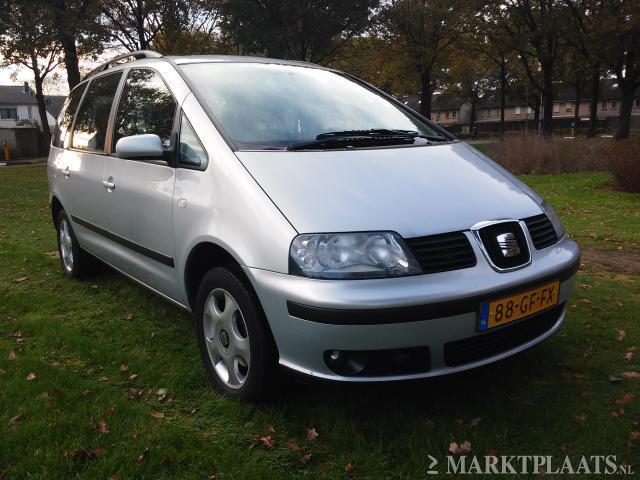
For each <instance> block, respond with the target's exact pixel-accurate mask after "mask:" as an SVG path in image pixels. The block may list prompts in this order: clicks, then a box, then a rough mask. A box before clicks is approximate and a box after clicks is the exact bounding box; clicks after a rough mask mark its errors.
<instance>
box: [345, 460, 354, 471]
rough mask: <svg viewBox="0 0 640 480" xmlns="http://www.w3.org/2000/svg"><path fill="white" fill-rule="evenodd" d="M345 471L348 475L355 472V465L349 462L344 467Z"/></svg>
mask: <svg viewBox="0 0 640 480" xmlns="http://www.w3.org/2000/svg"><path fill="white" fill-rule="evenodd" d="M344 471H345V472H346V473H351V472H353V464H352V463H351V461H349V463H347V465H346V466H345V467H344Z"/></svg>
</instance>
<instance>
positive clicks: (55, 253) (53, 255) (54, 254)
mask: <svg viewBox="0 0 640 480" xmlns="http://www.w3.org/2000/svg"><path fill="white" fill-rule="evenodd" d="M44 254H45V255H46V256H47V257H51V258H60V252H58V250H53V251H51V252H44Z"/></svg>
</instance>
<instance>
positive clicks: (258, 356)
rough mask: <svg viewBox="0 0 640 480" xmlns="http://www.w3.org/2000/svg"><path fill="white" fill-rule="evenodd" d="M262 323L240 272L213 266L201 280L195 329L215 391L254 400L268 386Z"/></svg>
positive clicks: (267, 341) (270, 370)
mask: <svg viewBox="0 0 640 480" xmlns="http://www.w3.org/2000/svg"><path fill="white" fill-rule="evenodd" d="M266 322H267V321H266V318H265V316H264V313H263V312H262V308H261V307H260V305H259V303H258V299H257V298H256V296H255V293H253V291H252V290H251V289H250V288H248V287H247V285H246V284H245V280H244V278H242V276H241V275H240V274H238V273H236V272H234V271H233V270H231V269H226V268H220V267H219V268H214V269H212V270H210V271H209V272H208V273H207V274H206V275H205V276H204V278H203V280H202V282H201V284H200V288H199V290H198V297H197V304H196V328H197V334H198V344H199V347H200V353H201V355H202V360H203V362H204V365H205V368H206V370H207V374H208V376H209V380H210V381H211V383H212V385H213V386H214V387H215V388H216V390H218V391H219V392H221V393H223V394H226V395H229V396H232V397H237V398H240V399H243V400H258V399H260V398H262V397H263V396H264V395H265V393H267V391H268V390H269V388H270V387H271V386H272V385H273V381H274V378H275V371H276V355H275V346H274V344H273V340H272V337H271V332H270V331H269V329H268V327H267V323H266Z"/></svg>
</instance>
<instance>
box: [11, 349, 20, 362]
mask: <svg viewBox="0 0 640 480" xmlns="http://www.w3.org/2000/svg"><path fill="white" fill-rule="evenodd" d="M17 356H18V355H17V354H16V352H14V351H13V350H11V351H10V352H9V360H15V359H16V358H17Z"/></svg>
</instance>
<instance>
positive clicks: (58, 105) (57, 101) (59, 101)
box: [44, 95, 67, 118]
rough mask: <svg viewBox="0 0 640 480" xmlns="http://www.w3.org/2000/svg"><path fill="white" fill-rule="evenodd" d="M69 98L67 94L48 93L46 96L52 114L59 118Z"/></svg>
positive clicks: (45, 99)
mask: <svg viewBox="0 0 640 480" xmlns="http://www.w3.org/2000/svg"><path fill="white" fill-rule="evenodd" d="M66 99H67V97H66V96H65V95H47V96H45V97H44V101H45V104H46V108H47V112H49V113H50V114H51V116H52V117H53V118H58V115H60V110H62V106H63V105H64V101H65V100H66Z"/></svg>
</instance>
